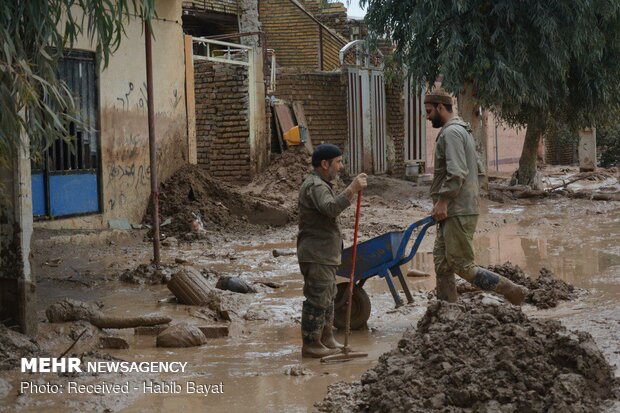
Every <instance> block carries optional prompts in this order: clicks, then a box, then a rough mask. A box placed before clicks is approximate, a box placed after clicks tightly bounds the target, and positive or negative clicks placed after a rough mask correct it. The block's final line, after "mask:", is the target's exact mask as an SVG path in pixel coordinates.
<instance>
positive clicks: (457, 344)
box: [317, 294, 620, 412]
mask: <svg viewBox="0 0 620 413" xmlns="http://www.w3.org/2000/svg"><path fill="white" fill-rule="evenodd" d="M485 296H487V295H486V294H473V295H472V294H468V295H467V296H465V297H463V299H462V300H461V301H460V302H459V303H458V304H450V303H447V302H443V301H434V302H432V303H431V304H430V305H429V307H428V309H427V311H426V314H425V315H424V317H423V318H422V319H421V320H420V321H419V322H418V325H417V328H416V329H411V330H408V331H407V332H405V334H404V335H403V337H402V339H401V340H400V341H399V342H398V347H397V348H396V349H394V350H392V351H390V352H388V353H385V354H383V355H382V356H381V357H380V358H379V362H378V364H377V366H376V367H374V368H372V369H370V370H368V371H366V372H365V373H364V374H363V375H362V377H361V380H360V381H359V382H354V383H351V384H348V383H342V382H341V383H338V384H336V385H333V386H330V388H329V392H328V395H327V396H326V398H325V399H324V400H323V401H322V402H320V403H318V404H317V408H318V410H319V411H321V412H363V411H364V412H365V411H372V412H387V411H390V412H395V411H407V412H435V411H436V412H439V411H441V412H504V411H505V412H522V411H556V412H560V411H561V412H591V411H598V408H599V407H600V405H601V403H603V402H604V401H606V400H609V399H616V398H617V397H618V396H619V395H620V393H619V392H618V388H619V387H618V384H619V383H618V379H616V378H615V377H614V370H613V368H612V367H611V366H610V365H609V364H608V362H607V361H606V360H605V358H604V357H603V355H602V353H601V352H600V350H599V349H598V347H597V346H596V344H595V342H594V341H593V339H592V337H591V336H590V334H588V333H585V332H579V331H575V332H572V331H568V330H567V329H566V328H565V327H563V326H562V325H561V324H560V322H558V321H553V320H536V319H530V318H528V317H527V316H526V315H525V314H524V313H523V312H522V311H521V309H520V308H518V307H514V306H508V305H504V304H502V303H499V302H497V301H494V300H484V297H485Z"/></svg>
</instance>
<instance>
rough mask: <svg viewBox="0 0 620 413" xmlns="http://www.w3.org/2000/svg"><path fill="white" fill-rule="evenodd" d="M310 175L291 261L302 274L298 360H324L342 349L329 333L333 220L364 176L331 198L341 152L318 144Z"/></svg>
mask: <svg viewBox="0 0 620 413" xmlns="http://www.w3.org/2000/svg"><path fill="white" fill-rule="evenodd" d="M312 166H313V167H314V172H312V174H310V175H309V176H308V177H307V178H306V180H305V181H304V183H303V184H302V185H301V189H300V191H299V234H298V235H297V259H298V261H299V268H300V270H301V273H302V274H303V276H304V297H305V298H306V300H305V301H304V303H303V307H302V311H301V337H302V340H303V346H302V348H301V354H302V356H303V357H316V358H318V357H324V356H327V355H330V354H334V353H336V352H338V350H339V349H340V348H342V345H341V344H340V343H338V342H337V341H336V339H335V338H334V333H333V322H334V299H335V297H336V270H337V269H338V267H339V266H340V262H341V252H342V235H341V233H340V228H339V227H338V223H337V221H336V219H337V217H338V215H340V213H341V212H342V211H344V210H345V209H346V208H347V207H348V206H349V205H351V201H352V200H353V198H354V196H355V194H357V193H358V192H359V191H361V190H362V189H364V188H365V187H366V185H367V177H366V174H364V173H362V174H359V175H358V176H357V177H356V178H355V179H354V180H353V182H351V185H349V186H348V187H347V188H346V189H345V190H344V191H343V192H342V193H340V194H339V195H336V194H335V193H334V190H333V185H332V181H334V180H335V179H336V178H337V177H338V175H339V173H340V171H342V169H343V168H344V165H343V162H342V152H341V151H340V149H339V148H338V147H337V146H335V145H330V144H323V145H319V146H317V147H316V149H315V150H314V152H313V154H312Z"/></svg>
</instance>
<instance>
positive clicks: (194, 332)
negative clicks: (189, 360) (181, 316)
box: [157, 323, 207, 347]
mask: <svg viewBox="0 0 620 413" xmlns="http://www.w3.org/2000/svg"><path fill="white" fill-rule="evenodd" d="M206 342H207V338H206V337H205V335H204V333H203V332H202V331H201V330H200V329H199V328H198V327H196V326H194V325H191V324H187V323H180V324H175V325H173V326H170V327H168V328H167V329H165V330H164V331H162V332H161V333H159V335H158V336H157V347H196V346H201V345H203V344H205V343H206Z"/></svg>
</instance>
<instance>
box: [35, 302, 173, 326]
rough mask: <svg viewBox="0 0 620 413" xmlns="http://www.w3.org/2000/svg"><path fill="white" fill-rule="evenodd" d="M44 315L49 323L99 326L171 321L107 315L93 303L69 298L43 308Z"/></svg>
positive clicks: (153, 316)
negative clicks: (81, 321)
mask: <svg viewBox="0 0 620 413" xmlns="http://www.w3.org/2000/svg"><path fill="white" fill-rule="evenodd" d="M45 315H46V316H47V319H48V320H49V322H50V323H63V322H67V321H79V320H84V321H88V322H89V323H91V324H92V325H94V326H96V327H99V328H134V327H139V326H154V325H159V324H166V323H169V322H170V321H172V319H171V318H169V317H164V316H159V315H143V316H133V317H115V316H109V315H106V314H104V313H103V312H102V311H101V310H100V309H99V308H98V307H96V306H94V305H93V304H90V303H85V302H82V301H78V300H73V299H71V298H65V299H64V300H61V301H57V302H56V303H54V304H52V305H50V306H49V307H47V309H46V310H45Z"/></svg>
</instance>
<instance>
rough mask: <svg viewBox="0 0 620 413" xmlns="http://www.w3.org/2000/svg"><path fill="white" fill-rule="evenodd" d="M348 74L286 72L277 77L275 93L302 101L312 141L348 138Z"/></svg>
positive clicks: (340, 143) (342, 144) (342, 141)
mask: <svg viewBox="0 0 620 413" xmlns="http://www.w3.org/2000/svg"><path fill="white" fill-rule="evenodd" d="M346 82H347V78H346V76H345V75H342V74H341V73H340V72H333V73H328V72H313V73H286V74H282V75H280V76H279V77H278V86H277V89H276V93H275V96H276V97H277V98H280V99H285V100H288V101H291V102H293V101H297V102H301V103H302V104H303V107H304V113H305V115H306V120H307V121H308V129H309V131H310V137H311V138H312V143H313V144H314V145H318V144H320V143H333V144H334V145H338V146H339V147H340V148H342V149H343V150H344V149H345V145H346V142H347V133H348V132H347V131H348V126H347V125H348V117H347V83H346Z"/></svg>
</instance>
